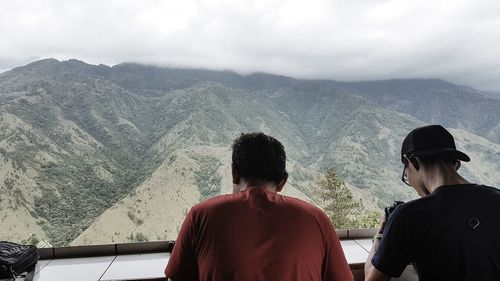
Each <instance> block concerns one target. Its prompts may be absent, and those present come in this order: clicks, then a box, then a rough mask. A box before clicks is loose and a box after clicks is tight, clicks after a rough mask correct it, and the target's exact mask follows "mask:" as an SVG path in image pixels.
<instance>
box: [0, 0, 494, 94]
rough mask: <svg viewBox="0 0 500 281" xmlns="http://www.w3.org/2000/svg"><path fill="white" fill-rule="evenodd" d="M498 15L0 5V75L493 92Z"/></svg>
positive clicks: (461, 5) (341, 4) (276, 0)
mask: <svg viewBox="0 0 500 281" xmlns="http://www.w3.org/2000/svg"><path fill="white" fill-rule="evenodd" d="M499 12H500V2H498V1H488V0H476V1H472V0H470V1H467V0H455V1H453V0H451V1H442V0H434V1H432V0H420V1H403V0H394V1H383V0H373V1H362V0H352V1H340V0H308V1H305V0H304V1H298V0H296V1H284V0H267V1H265V0H263V1H257V0H255V1H250V0H240V1H223V0H221V1H216V0H206V1H195V0H183V1H155V0H141V1H139V0H138V1H123V0H122V1H119V0H115V1H102V0H87V1H65V0H50V1H2V3H1V4H0V38H1V40H0V69H7V68H10V67H14V66H17V65H20V64H24V63H26V62H28V61H30V60H33V58H45V57H54V58H57V59H69V58H77V59H81V60H84V61H86V62H89V63H95V64H98V63H104V64H110V65H112V64H116V63H120V62H140V63H153V64H159V65H169V66H183V67H206V68H214V69H233V70H236V71H240V72H252V71H264V72H272V73H278V74H284V75H291V76H295V77H303V78H327V79H335V80H365V79H386V78H416V77H423V78H429V77H435V78H443V79H447V80H449V81H451V82H454V83H458V84H468V85H471V86H474V87H477V88H480V89H489V90H497V91H498V90H500V79H498V78H499V74H500V52H499V51H498V50H497V49H499V48H498V46H500V32H498V30H500V17H498V14H499Z"/></svg>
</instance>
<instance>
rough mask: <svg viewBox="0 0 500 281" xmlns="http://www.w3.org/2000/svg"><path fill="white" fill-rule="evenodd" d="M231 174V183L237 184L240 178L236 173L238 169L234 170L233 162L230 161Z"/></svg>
mask: <svg viewBox="0 0 500 281" xmlns="http://www.w3.org/2000/svg"><path fill="white" fill-rule="evenodd" d="M231 175H232V176H233V184H239V183H240V179H241V178H240V174H238V171H236V167H235V166H234V163H231Z"/></svg>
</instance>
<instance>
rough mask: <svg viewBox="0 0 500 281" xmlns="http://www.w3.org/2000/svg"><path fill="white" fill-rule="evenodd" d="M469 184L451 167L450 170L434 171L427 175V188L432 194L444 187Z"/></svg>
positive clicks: (425, 182) (437, 169)
mask: <svg viewBox="0 0 500 281" xmlns="http://www.w3.org/2000/svg"><path fill="white" fill-rule="evenodd" d="M468 183H469V182H468V181H467V180H466V179H464V178H463V177H462V176H461V175H459V174H458V173H457V171H456V170H455V169H454V168H452V167H449V168H448V169H439V168H436V169H432V170H430V171H428V172H427V173H426V176H425V181H424V184H425V187H426V188H427V190H428V191H429V192H430V193H432V192H434V191H435V190H436V189H437V188H438V187H441V186H444V185H457V184H468Z"/></svg>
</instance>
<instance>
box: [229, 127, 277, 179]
mask: <svg viewBox="0 0 500 281" xmlns="http://www.w3.org/2000/svg"><path fill="white" fill-rule="evenodd" d="M232 161H233V168H234V169H235V171H236V172H237V173H238V175H239V176H240V177H242V178H245V179H254V180H263V181H269V182H274V183H279V182H280V181H281V180H282V179H283V178H284V177H285V176H286V174H287V173H286V167H285V165H286V164H285V162H286V155H285V149H284V147H283V145H282V144H281V143H280V142H279V141H278V140H277V139H275V138H273V137H271V136H268V135H265V134H263V133H260V132H259V133H249V134H242V135H241V136H240V137H238V138H237V139H235V140H234V143H233V156H232Z"/></svg>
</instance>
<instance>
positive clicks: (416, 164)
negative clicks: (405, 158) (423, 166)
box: [409, 157, 420, 171]
mask: <svg viewBox="0 0 500 281" xmlns="http://www.w3.org/2000/svg"><path fill="white" fill-rule="evenodd" d="M409 160H410V163H411V164H412V165H413V167H415V170H417V171H418V169H420V163H419V160H418V158H417V157H411V158H410V159H409Z"/></svg>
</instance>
